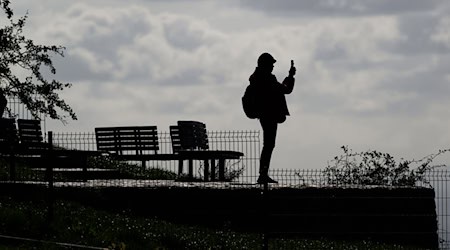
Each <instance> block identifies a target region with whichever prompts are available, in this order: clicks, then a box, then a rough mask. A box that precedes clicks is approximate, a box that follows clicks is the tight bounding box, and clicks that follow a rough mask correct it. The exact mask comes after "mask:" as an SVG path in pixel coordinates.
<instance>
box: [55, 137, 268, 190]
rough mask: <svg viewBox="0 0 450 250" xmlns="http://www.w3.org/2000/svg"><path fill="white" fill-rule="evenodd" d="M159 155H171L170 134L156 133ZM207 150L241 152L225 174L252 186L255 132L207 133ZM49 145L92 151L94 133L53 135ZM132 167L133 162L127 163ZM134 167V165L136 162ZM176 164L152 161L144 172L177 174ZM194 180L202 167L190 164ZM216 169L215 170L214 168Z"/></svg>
mask: <svg viewBox="0 0 450 250" xmlns="http://www.w3.org/2000/svg"><path fill="white" fill-rule="evenodd" d="M158 139H159V148H160V149H159V152H158V153H161V154H171V153H173V152H172V143H171V139H170V133H169V132H166V131H160V132H158ZM208 140H209V148H210V149H211V150H232V151H238V152H243V153H244V156H243V157H242V158H241V159H238V160H227V162H226V169H227V171H226V174H235V175H238V176H237V177H236V178H234V181H237V182H246V183H248V182H255V181H256V178H257V175H258V171H257V168H258V167H259V152H260V132H259V131H208ZM53 144H54V145H55V146H57V147H63V148H66V149H77V150H96V149H97V146H96V142H95V133H93V132H92V133H89V132H85V133H65V132H64V133H58V132H56V133H55V132H53ZM131 163H134V162H131ZM136 164H138V163H137V162H136ZM177 164H178V163H177V162H176V161H152V162H150V163H149V164H148V168H155V169H163V170H166V171H170V172H174V173H175V172H177V171H178V165H177ZM194 169H195V171H194V174H195V175H194V177H196V178H198V179H202V174H203V171H202V170H203V163H202V162H201V161H194ZM216 169H218V168H216Z"/></svg>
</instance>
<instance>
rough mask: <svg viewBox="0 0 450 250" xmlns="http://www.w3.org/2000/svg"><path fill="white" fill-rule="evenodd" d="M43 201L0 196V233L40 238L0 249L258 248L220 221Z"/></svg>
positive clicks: (296, 244)
mask: <svg viewBox="0 0 450 250" xmlns="http://www.w3.org/2000/svg"><path fill="white" fill-rule="evenodd" d="M47 205H48V204H47V203H46V202H45V201H42V200H41V201H38V200H34V201H29V200H18V199H17V198H14V199H13V198H11V197H8V196H2V197H0V234H1V235H10V236H16V237H23V238H31V239H36V240H42V241H44V242H42V243H40V244H37V243H36V242H27V241H4V240H1V241H0V242H3V243H0V248H1V249H17V248H22V249H27V248H28V247H30V246H32V247H33V249H60V248H61V246H60V245H57V244H56V243H52V242H62V243H71V244H79V245H87V246H95V247H103V248H109V249H260V247H261V242H262V241H261V235H260V234H257V233H243V232H235V231H232V230H230V229H228V228H227V226H226V225H224V226H223V227H222V228H219V229H218V228H207V227H204V226H201V225H185V224H184V225H183V224H177V223H173V222H168V221H165V220H161V219H158V218H155V217H152V218H150V217H142V216H136V215H132V214H131V213H130V212H129V211H121V212H111V211H103V210H98V209H95V208H93V207H88V206H83V205H80V204H78V203H75V202H71V201H67V200H58V201H55V202H54V207H53V209H54V210H53V211H54V214H53V218H52V220H49V218H48V214H47V211H48V210H47V209H48V207H47ZM269 249H408V248H407V247H402V246H398V245H387V244H382V243H376V242H371V241H355V242H348V241H332V240H327V239H295V238H271V239H270V241H269Z"/></svg>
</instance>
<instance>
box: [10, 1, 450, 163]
mask: <svg viewBox="0 0 450 250" xmlns="http://www.w3.org/2000/svg"><path fill="white" fill-rule="evenodd" d="M12 7H13V8H14V10H15V14H16V16H21V15H23V14H25V13H26V11H28V13H29V20H28V24H27V26H26V31H25V32H26V34H27V35H28V36H29V37H31V38H33V39H34V40H35V41H37V42H39V43H43V44H58V45H64V46H65V47H67V50H66V57H64V58H62V59H59V58H58V59H56V58H55V66H56V69H57V78H58V79H59V80H62V81H65V82H71V83H73V87H72V88H71V89H69V90H67V91H66V92H64V93H63V94H62V96H64V99H65V100H66V101H67V102H68V103H69V104H70V105H71V106H72V107H73V108H74V110H75V111H76V113H77V115H78V118H79V120H78V121H73V122H69V124H68V125H66V126H64V125H62V124H61V123H59V122H48V123H47V126H48V129H49V130H54V131H90V132H93V131H94V127H96V126H111V125H151V124H155V125H158V128H159V129H160V130H168V126H169V125H171V124H174V123H176V121H177V120H200V121H203V122H205V123H206V124H207V127H208V129H210V130H258V129H260V128H259V123H258V122H257V121H255V120H249V119H247V118H246V117H245V115H244V113H243V111H242V108H241V101H240V98H241V96H242V94H243V91H244V89H245V87H246V86H247V84H248V77H249V75H250V74H251V73H252V72H253V70H254V67H255V65H256V59H257V57H258V56H259V55H260V54H261V53H262V52H270V53H271V54H272V55H273V56H274V57H275V58H276V59H277V63H276V65H275V69H274V74H275V75H276V76H277V78H278V80H280V81H281V80H283V78H284V77H285V76H286V75H287V72H288V70H289V63H290V60H291V59H293V60H294V61H295V64H296V66H297V76H296V86H295V89H294V91H293V93H292V94H291V95H289V96H288V104H289V108H290V111H291V117H289V118H288V120H287V121H286V122H285V123H284V124H282V125H281V126H280V127H279V134H278V138H277V148H276V151H275V153H274V158H273V164H272V167H273V168H322V167H325V166H326V164H327V160H330V159H332V158H333V157H334V156H335V155H337V154H340V153H341V151H340V149H339V148H340V146H342V145H348V146H349V147H350V148H352V149H353V150H355V151H362V150H368V149H376V150H379V151H383V152H389V153H391V154H392V155H394V156H396V157H397V158H398V159H399V158H401V157H404V158H407V159H411V158H416V159H417V158H421V157H422V156H426V155H428V154H430V153H434V152H436V151H437V150H438V149H444V148H450V126H449V125H450V108H449V107H450V98H449V94H450V70H449V69H450V1H447V0H442V1H439V0H427V1H424V0H367V1H363V0H314V1H307V0H304V1H301V0H285V1H272V0H259V1H250V0H227V1H206V0H205V1H201V0H198V1H185V0H183V1H181V0H178V1H177V0H170V1H162V0H160V1H157V0H154V1H150V0H145V1H144V0H132V1H121V0H95V1H94V0H78V1H72V0H40V1H35V0H14V1H13V4H12ZM441 161H443V162H444V163H449V162H450V157H448V156H444V157H441V158H439V159H438V160H437V162H436V163H440V162H441Z"/></svg>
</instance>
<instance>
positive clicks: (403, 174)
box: [324, 146, 450, 186]
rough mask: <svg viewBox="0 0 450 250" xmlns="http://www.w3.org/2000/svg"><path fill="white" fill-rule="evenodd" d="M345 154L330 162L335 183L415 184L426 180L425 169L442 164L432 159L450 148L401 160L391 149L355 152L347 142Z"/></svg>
mask: <svg viewBox="0 0 450 250" xmlns="http://www.w3.org/2000/svg"><path fill="white" fill-rule="evenodd" d="M341 148H342V149H343V151H344V154H342V155H340V156H336V157H334V160H332V161H331V163H332V164H330V162H328V166H327V167H326V168H325V170H324V173H325V175H326V179H327V182H328V184H331V185H354V184H355V185H384V186H415V185H416V184H417V183H419V182H426V179H425V173H426V172H427V171H429V170H431V169H433V168H436V167H439V166H432V165H431V163H432V161H433V160H434V159H435V158H436V157H437V156H439V155H441V154H443V153H446V152H448V151H450V149H446V150H439V152H437V153H435V154H431V155H429V156H426V157H424V158H422V159H420V160H404V159H401V160H400V161H399V162H398V163H397V162H396V161H395V159H394V157H392V156H391V155H390V154H388V153H381V152H378V151H375V150H369V151H366V152H360V153H353V152H352V150H351V149H348V147H347V146H342V147H341Z"/></svg>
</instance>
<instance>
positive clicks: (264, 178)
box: [256, 175, 268, 184]
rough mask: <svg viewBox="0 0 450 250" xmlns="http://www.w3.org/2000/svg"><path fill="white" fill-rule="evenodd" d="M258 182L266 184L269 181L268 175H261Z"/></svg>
mask: <svg viewBox="0 0 450 250" xmlns="http://www.w3.org/2000/svg"><path fill="white" fill-rule="evenodd" d="M256 183H258V184H266V183H268V182H267V175H260V176H259V177H258V180H257V181H256Z"/></svg>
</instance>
